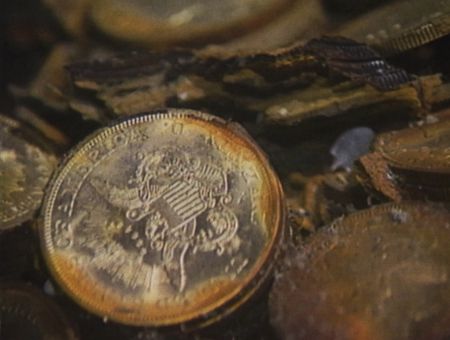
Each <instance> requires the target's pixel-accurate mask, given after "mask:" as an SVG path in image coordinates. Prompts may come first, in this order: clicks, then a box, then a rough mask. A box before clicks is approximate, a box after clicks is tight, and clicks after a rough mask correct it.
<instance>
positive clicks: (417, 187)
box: [361, 118, 450, 201]
mask: <svg viewBox="0 0 450 340" xmlns="http://www.w3.org/2000/svg"><path fill="white" fill-rule="evenodd" d="M449 140H450V119H448V118H447V119H442V120H441V121H438V122H435V123H432V124H426V125H422V126H417V127H412V128H407V129H403V130H398V131H392V132H387V133H384V134H381V135H380V136H378V137H377V139H376V142H375V146H374V149H375V150H374V152H373V153H371V154H369V155H366V156H364V157H362V158H361V164H362V166H363V167H364V169H365V171H366V173H367V174H368V175H369V176H370V177H371V180H372V182H373V186H374V187H375V188H376V189H377V190H378V191H380V192H382V193H383V194H384V195H386V196H388V197H389V198H391V199H394V200H396V201H400V200H402V199H411V198H415V199H432V200H446V199H448V197H449V195H450V185H449V179H450V149H449ZM377 168H378V169H383V170H382V171H377V170H376V169H377Z"/></svg>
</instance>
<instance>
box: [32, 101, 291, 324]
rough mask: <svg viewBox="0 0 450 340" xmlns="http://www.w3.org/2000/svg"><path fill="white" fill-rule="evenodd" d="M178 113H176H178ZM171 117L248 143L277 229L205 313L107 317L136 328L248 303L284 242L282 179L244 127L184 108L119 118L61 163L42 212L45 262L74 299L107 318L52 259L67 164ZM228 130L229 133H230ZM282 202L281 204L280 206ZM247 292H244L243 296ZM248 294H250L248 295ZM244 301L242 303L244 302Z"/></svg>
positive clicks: (191, 318) (176, 321) (181, 320)
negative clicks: (125, 132) (117, 136)
mask: <svg viewBox="0 0 450 340" xmlns="http://www.w3.org/2000/svg"><path fill="white" fill-rule="evenodd" d="M174 111H175V112H174ZM167 118H169V119H170V118H187V119H193V120H194V121H195V120H199V121H202V122H209V123H211V124H213V125H215V126H216V128H218V129H221V130H223V131H224V132H227V133H230V134H234V135H235V136H236V137H237V138H238V139H240V140H242V141H243V142H244V143H245V144H247V145H248V147H249V148H250V149H252V151H253V152H254V155H255V158H256V159H258V160H259V162H261V169H263V170H264V173H263V174H262V175H264V176H265V181H263V182H266V183H267V186H268V187H272V188H273V191H274V194H273V195H271V197H270V198H271V200H272V201H273V202H271V205H272V206H274V205H275V209H274V211H272V214H273V216H274V218H272V220H273V221H274V222H275V226H274V228H273V230H274V231H273V233H272V234H273V235H272V237H271V238H270V240H269V241H268V242H267V243H266V245H265V248H264V250H263V251H264V253H263V255H262V256H261V257H260V258H259V259H258V260H257V261H256V262H255V264H254V266H253V269H252V270H251V271H250V272H249V274H248V275H247V276H246V279H245V280H242V282H241V283H240V284H238V285H237V287H236V288H235V289H234V290H232V291H231V292H230V293H229V294H228V295H226V296H224V297H222V298H221V299H218V300H217V301H215V303H214V304H209V305H207V306H203V307H201V310H197V311H195V312H190V313H186V314H183V315H170V316H169V317H167V316H164V317H161V318H152V319H145V318H144V319H143V318H142V317H141V318H137V317H135V318H133V317H130V318H126V319H125V320H124V319H123V318H121V317H120V315H107V317H108V318H110V319H111V320H114V321H117V322H120V323H126V324H130V325H136V326H145V325H152V326H169V325H174V324H179V323H185V322H190V321H195V320H197V319H204V318H208V315H209V314H214V311H215V310H221V309H222V308H224V309H225V310H224V312H222V313H226V314H228V313H227V312H226V310H227V309H230V312H231V310H233V308H232V307H227V306H230V305H231V306H233V305H236V303H235V302H234V299H238V300H239V301H243V300H247V299H248V298H249V297H250V296H251V295H252V294H251V293H252V291H254V290H257V287H258V286H259V285H260V284H258V283H254V284H252V281H253V280H255V279H256V280H257V281H258V279H257V278H258V273H260V272H261V271H263V272H264V271H266V272H268V270H267V269H266V268H267V267H269V268H270V267H271V263H270V262H271V261H270V255H271V252H272V251H274V250H275V248H276V246H277V243H278V242H279V240H280V239H281V234H282V232H283V228H284V224H283V223H284V219H285V208H284V200H283V192H282V189H281V184H280V182H279V180H278V178H277V177H276V175H275V172H274V170H273V169H272V167H271V166H270V164H269V163H268V160H267V158H266V156H265V155H264V153H263V152H262V151H261V150H260V149H259V147H258V146H257V144H256V143H255V142H254V141H253V140H252V139H251V138H250V137H249V135H248V134H247V133H244V132H243V131H245V130H244V129H242V128H240V129H239V128H236V126H237V124H235V123H232V124H228V123H227V122H226V121H225V120H223V119H221V118H218V117H216V116H212V115H209V114H206V113H203V112H198V111H192V110H184V109H162V110H156V111H153V112H150V113H148V114H140V115H137V116H134V117H131V118H130V117H127V118H122V119H119V120H117V121H115V122H112V123H111V124H110V125H109V126H107V127H104V128H102V129H99V130H98V131H95V132H94V133H92V134H91V135H89V136H88V137H86V138H85V139H84V140H83V141H82V142H81V143H79V144H78V145H77V146H76V147H75V148H74V149H73V151H71V152H70V153H69V154H68V155H67V156H66V157H65V159H64V160H63V162H62V163H61V165H60V167H59V169H58V170H57V171H55V172H54V174H53V177H52V179H51V181H50V184H49V185H48V187H47V191H46V194H45V197H44V204H43V207H42V210H41V217H40V218H39V222H38V223H39V233H40V239H41V248H42V252H43V255H44V258H45V261H46V263H47V265H48V267H49V269H50V271H51V272H52V274H53V276H54V277H55V278H56V279H57V282H58V283H59V284H60V285H61V286H62V287H63V288H64V291H65V292H66V293H67V294H68V295H69V296H71V297H72V298H73V299H74V300H75V301H77V302H79V304H80V305H82V306H84V307H85V308H86V309H88V310H89V311H92V312H93V313H95V314H97V315H100V316H104V315H105V314H107V313H105V309H104V308H102V307H101V306H99V305H98V304H96V303H95V302H92V301H89V300H86V299H83V297H82V296H78V295H77V294H76V293H75V292H76V289H73V288H72V287H73V286H76V284H70V283H69V282H65V280H64V273H63V272H61V270H60V268H57V267H56V266H55V265H54V264H53V260H52V258H51V255H52V253H53V252H54V247H53V245H52V243H51V228H50V225H49V223H48V221H49V220H50V219H51V212H52V210H53V202H54V200H55V198H56V195H57V192H58V190H59V187H60V185H61V180H60V178H65V176H66V175H67V173H68V172H69V170H68V169H67V168H66V165H67V164H68V163H69V162H70V161H71V160H72V158H73V157H74V156H75V154H77V153H78V152H82V151H84V150H89V149H90V148H92V147H93V146H94V145H95V144H96V143H98V141H101V140H102V139H104V138H105V137H107V136H109V135H111V134H113V133H115V132H117V131H120V130H122V129H124V128H127V127H129V126H132V125H136V124H144V123H150V122H152V121H155V120H160V119H167ZM226 129H228V131H226ZM277 203H278V204H277ZM265 276H267V274H264V273H263V274H261V279H259V281H261V280H262V279H264V278H265ZM243 292H244V293H243ZM247 292H248V293H247ZM241 299H242V300H241ZM217 315H221V312H220V311H219V312H218V314H217Z"/></svg>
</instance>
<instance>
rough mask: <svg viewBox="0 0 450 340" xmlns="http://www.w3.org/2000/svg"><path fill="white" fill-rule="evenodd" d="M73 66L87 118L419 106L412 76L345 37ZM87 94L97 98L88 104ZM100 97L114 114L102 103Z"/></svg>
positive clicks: (77, 105)
mask: <svg viewBox="0 0 450 340" xmlns="http://www.w3.org/2000/svg"><path fill="white" fill-rule="evenodd" d="M68 69H69V72H70V74H71V77H72V79H73V83H74V85H75V87H76V88H77V89H78V90H81V91H80V94H78V92H75V94H74V95H73V96H72V97H73V98H72V99H71V101H70V105H71V107H72V108H73V109H75V110H77V111H80V112H82V113H84V114H85V115H86V116H87V117H88V118H90V117H94V116H95V117H99V116H102V115H103V116H106V117H108V116H111V115H114V116H116V115H118V116H120V115H129V114H133V113H139V112H145V111H147V110H151V109H154V108H158V107H162V106H174V105H175V106H181V107H194V108H195V107H196V106H198V105H199V103H200V104H201V106H202V107H210V108H211V109H217V106H220V105H222V106H223V105H228V106H229V107H238V108H240V109H241V110H242V111H251V112H265V113H266V115H267V116H268V117H269V118H268V119H269V120H272V116H273V115H277V112H278V111H280V110H281V108H285V110H286V111H287V113H286V114H284V115H283V114H281V113H280V114H279V116H281V118H280V120H283V118H289V117H290V116H291V114H289V112H288V111H289V109H288V108H289V107H290V106H295V104H296V103H298V102H301V100H302V99H303V100H304V101H306V103H301V104H300V105H298V106H299V107H302V108H303V111H306V112H305V113H303V114H302V115H300V114H297V115H296V117H297V121H298V120H301V118H303V119H304V117H305V116H306V117H308V116H317V115H325V116H332V115H335V114H336V111H339V109H338V108H339V107H340V108H355V107H356V108H361V107H364V106H369V105H371V104H374V103H377V104H378V103H384V104H385V103H386V102H390V104H391V106H392V103H391V102H392V101H394V100H397V101H399V102H401V103H403V101H406V102H407V105H409V106H411V105H412V106H414V105H415V103H416V102H417V101H418V99H417V94H416V90H415V89H414V88H410V87H407V88H400V87H401V86H402V85H403V84H407V83H409V82H410V81H411V80H412V77H411V76H410V75H409V74H408V73H407V72H405V71H404V70H401V69H398V68H396V67H393V66H392V65H390V64H388V63H387V62H385V61H384V60H383V58H382V57H381V56H380V55H379V54H378V53H376V52H375V51H374V50H372V49H371V48H369V47H367V46H366V45H364V44H359V43H356V42H354V41H352V40H348V39H344V38H338V37H335V38H330V37H324V38H321V39H313V40H311V41H309V42H308V43H307V44H305V45H299V44H294V45H292V46H290V47H288V48H283V49H276V50H274V51H267V52H259V53H250V52H247V53H236V52H232V53H230V52H229V51H224V50H221V49H213V48H206V49H203V50H173V51H170V52H165V53H157V52H148V53H136V54H131V55H123V56H118V57H116V58H112V59H110V60H107V61H103V62H90V63H77V64H73V65H71V66H69V68H68ZM346 80H347V81H348V80H351V83H350V84H348V83H345V81H346ZM343 83H344V84H343ZM364 84H367V85H366V86H363V85H364ZM339 85H342V86H341V87H340V88H339ZM336 88H338V89H336ZM86 90H88V91H90V92H91V94H92V98H91V100H90V102H91V105H90V106H88V107H87V105H86V104H87V103H86V99H87V98H86ZM334 91H335V92H334ZM397 91H398V92H397ZM330 92H331V94H330ZM411 92H412V94H411ZM327 97H331V98H332V99H331V100H329V101H328V102H327V101H326V100H325V99H323V98H327ZM98 99H100V101H101V102H102V103H103V104H104V106H106V108H107V110H105V108H104V107H103V106H101V107H99V106H98ZM311 101H312V102H311ZM338 101H339V104H336V102H338ZM218 103H220V104H218ZM291 111H295V110H291ZM93 112H94V113H93ZM284 116H288V117H284ZM298 116H301V117H300V118H298ZM91 119H92V118H91ZM94 119H95V118H94ZM273 120H275V119H273ZM293 120H295V119H290V121H293Z"/></svg>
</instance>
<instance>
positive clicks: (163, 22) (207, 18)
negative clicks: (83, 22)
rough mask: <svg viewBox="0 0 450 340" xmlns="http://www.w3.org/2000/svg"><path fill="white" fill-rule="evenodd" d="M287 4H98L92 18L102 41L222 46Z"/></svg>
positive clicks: (136, 0)
mask: <svg viewBox="0 0 450 340" xmlns="http://www.w3.org/2000/svg"><path fill="white" fill-rule="evenodd" d="M289 2H291V0H210V1H197V0H189V1H178V0H166V1H152V0H129V1H120V0H97V1H95V2H94V3H93V4H92V8H91V10H90V18H91V20H92V22H93V24H94V25H95V26H96V27H97V28H98V29H99V31H101V32H103V33H104V34H105V35H107V36H109V37H111V38H114V39H116V40H121V41H125V42H129V43H133V44H138V45H143V46H152V45H155V44H157V45H167V44H173V43H180V42H187V41H191V42H197V43H198V42H199V41H200V42H201V41H205V40H214V41H218V40H223V39H224V38H227V37H229V36H236V35H242V34H243V33H245V31H246V28H247V29H248V28H252V27H254V26H260V25H261V24H262V23H265V22H267V21H269V20H270V19H271V18H273V17H275V16H276V15H277V13H278V12H280V11H281V10H283V9H284V8H285V7H286V5H288V4H289Z"/></svg>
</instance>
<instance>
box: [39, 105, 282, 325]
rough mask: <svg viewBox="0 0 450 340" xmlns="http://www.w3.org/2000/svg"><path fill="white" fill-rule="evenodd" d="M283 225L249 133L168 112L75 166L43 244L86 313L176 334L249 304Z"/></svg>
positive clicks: (50, 205)
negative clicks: (176, 329) (175, 329)
mask: <svg viewBox="0 0 450 340" xmlns="http://www.w3.org/2000/svg"><path fill="white" fill-rule="evenodd" d="M283 222H284V204H283V194H282V191H281V188H280V184H279V181H278V179H277V178H276V176H275V174H274V172H273V170H272V169H271V168H270V166H269V164H268V163H267V159H266V158H265V156H264V155H263V154H262V152H261V151H260V150H259V149H258V147H257V146H256V145H255V144H254V142H252V141H251V140H250V138H249V137H248V135H247V134H246V133H245V131H244V130H243V129H242V128H241V127H240V126H237V125H236V124H232V123H226V122H225V121H223V120H221V119H219V118H215V117H213V116H210V115H206V114H203V113H198V112H194V111H187V110H168V111H167V112H165V113H158V114H153V115H144V116H138V117H135V118H131V119H128V120H125V121H122V122H120V123H117V124H116V125H113V126H111V127H107V128H104V129H101V130H100V131H98V132H96V133H95V134H94V135H92V136H91V137H89V138H88V139H87V140H86V141H85V142H84V143H82V144H81V145H80V146H79V147H78V149H77V150H76V151H75V152H73V153H72V154H71V155H70V156H69V157H68V158H67V159H66V160H65V162H64V164H63V166H62V167H61V168H60V169H59V171H58V172H57V174H56V175H55V177H54V179H53V181H52V184H51V186H50V188H49V191H48V193H47V196H46V199H45V202H44V208H43V216H42V228H41V239H42V247H43V251H44V254H45V258H46V261H47V263H48V265H49V267H50V269H51V271H52V273H53V275H54V277H55V279H56V280H57V281H58V282H59V284H60V285H61V286H62V287H63V289H64V290H65V291H66V292H67V293H68V294H69V295H71V297H72V298H73V299H75V300H76V301H77V302H78V303H79V304H81V305H82V306H84V307H85V308H86V309H88V310H90V311H91V312H93V313H95V314H97V315H99V316H102V317H106V318H110V319H113V320H115V321H117V322H121V323H125V324H132V325H153V326H154V325H173V324H177V323H182V322H187V321H192V320H196V321H197V320H203V319H206V320H208V322H209V321H211V317H212V315H214V318H217V315H223V314H226V313H229V312H230V311H231V310H233V309H234V308H236V307H237V306H238V305H240V304H241V303H242V302H243V301H245V300H247V299H248V298H249V297H250V296H251V295H252V293H253V292H255V291H256V290H257V289H258V287H260V285H261V284H262V283H263V281H265V279H266V278H267V277H268V274H269V273H270V269H271V267H272V265H273V256H274V255H276V249H277V247H278V245H279V242H280V240H281V235H282V231H283ZM211 312H214V313H211ZM203 321H204V320H203Z"/></svg>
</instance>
